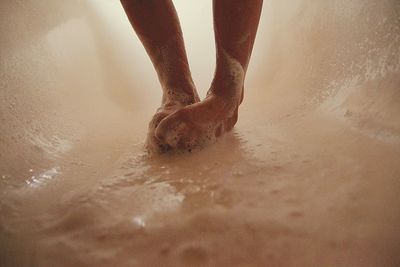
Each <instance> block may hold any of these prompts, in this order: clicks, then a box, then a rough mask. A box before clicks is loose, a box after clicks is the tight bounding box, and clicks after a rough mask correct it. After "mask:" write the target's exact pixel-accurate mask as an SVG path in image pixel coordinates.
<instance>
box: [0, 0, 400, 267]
mask: <svg viewBox="0 0 400 267" xmlns="http://www.w3.org/2000/svg"><path fill="white" fill-rule="evenodd" d="M196 2H203V3H194V2H193V3H192V2H189V1H183V0H182V1H176V5H177V9H178V12H179V13H180V15H181V19H182V26H183V30H184V34H185V38H186V42H187V46H188V54H189V58H190V61H191V64H192V70H193V75H194V78H195V80H196V82H197V84H198V87H199V89H200V92H202V94H203V95H204V92H205V91H206V90H207V85H208V83H209V81H210V79H211V75H212V73H213V68H212V67H210V66H213V53H214V51H213V50H212V49H211V48H212V47H213V46H212V42H213V40H212V31H211V27H212V25H211V13H210V6H211V3H204V2H205V1H196ZM0 7H1V8H0V22H1V23H0V32H1V36H3V37H2V39H1V50H0V61H1V65H0V66H1V71H0V77H1V79H0V80H1V90H0V123H1V126H0V127H1V135H0V138H1V139H0V140H1V142H0V195H1V196H0V199H1V200H0V263H1V264H0V265H1V266H60V267H61V266H62V267H64V266H398V265H399V264H400V258H399V256H398V255H399V252H400V251H399V250H400V244H399V243H400V241H399V237H400V236H399V228H398V222H399V216H400V210H399V204H400V203H399V200H400V199H399V188H400V166H399V162H400V120H398V118H399V116H400V104H399V103H400V91H399V87H400V75H399V74H400V19H399V18H400V15H399V14H400V4H399V2H398V1H389V0H387V1H378V0H376V1H374V0H368V1H365V0H363V1H361V0H352V1H350V0H349V1H334V2H332V1H331V2H328V1H325V2H323V1H316V2H314V3H312V4H310V3H309V2H307V3H306V1H302V0H295V1H272V0H271V1H265V3H264V10H263V15H262V20H261V24H260V29H259V35H258V37H257V38H258V39H257V42H256V46H255V50H254V54H253V59H252V64H251V66H250V70H249V75H248V78H247V80H246V87H247V88H246V94H245V101H244V104H243V105H242V106H241V109H240V117H239V123H238V125H237V126H236V127H235V129H234V131H233V132H232V133H229V134H228V135H226V136H225V137H223V138H220V139H219V140H218V141H217V143H216V144H215V145H213V146H210V147H207V148H205V149H203V150H201V151H198V152H196V153H187V154H174V155H162V156H158V157H149V156H148V155H147V154H146V153H145V151H144V149H143V141H144V139H145V136H146V128H147V122H148V120H149V119H150V118H151V116H152V114H153V112H154V111H155V109H156V108H157V105H158V104H159V101H160V98H161V92H160V90H159V85H158V84H157V81H156V80H155V74H154V71H153V70H152V67H151V64H150V62H149V60H148V59H147V57H146V55H145V53H144V50H143V48H142V47H141V45H140V43H139V42H138V40H137V38H136V37H135V36H134V34H133V33H132V31H131V29H130V25H129V23H128V21H127V19H126V17H125V16H124V14H123V11H122V8H121V7H120V5H119V3H118V2H112V1H86V2H82V1H68V3H56V2H54V1H49V0H46V1H40V2H39V1H33V0H29V1H26V0H24V1H22V0H21V1H13V2H10V3H6V2H3V3H1V4H0ZM200 20H204V21H205V22H206V23H205V24H204V25H203V24H202V25H199V23H198V21H200ZM206 47H210V49H206Z"/></svg>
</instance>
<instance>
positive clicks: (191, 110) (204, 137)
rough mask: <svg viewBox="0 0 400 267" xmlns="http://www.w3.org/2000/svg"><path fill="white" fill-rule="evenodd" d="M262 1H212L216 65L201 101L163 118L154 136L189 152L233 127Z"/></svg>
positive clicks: (241, 96) (241, 95)
mask: <svg viewBox="0 0 400 267" xmlns="http://www.w3.org/2000/svg"><path fill="white" fill-rule="evenodd" d="M262 2H263V1H262V0H214V31H215V40H216V47H217V62H216V63H217V65H216V71H215V75H214V79H213V82H212V84H211V87H210V89H209V91H208V94H207V97H206V99H205V100H204V101H202V102H200V103H196V104H193V105H189V106H187V107H185V108H182V109H180V110H178V111H177V112H175V113H173V114H171V115H170V116H168V117H166V118H165V119H163V120H162V121H161V122H160V124H159V126H158V127H157V129H156V136H157V138H158V139H159V140H161V141H162V142H165V143H167V144H169V145H170V146H172V147H183V148H187V149H191V148H193V147H195V146H198V145H202V144H204V143H208V142H210V141H213V140H215V138H216V137H218V136H220V135H222V134H224V133H225V132H227V131H229V130H231V129H232V128H233V126H234V125H235V124H236V121H237V116H238V107H239V105H240V103H241V101H242V99H243V88H244V78H245V75H246V70H247V67H248V64H249V60H250V55H251V52H252V49H253V44H254V40H255V36H256V32H257V28H258V23H259V19H260V14H261V8H262Z"/></svg>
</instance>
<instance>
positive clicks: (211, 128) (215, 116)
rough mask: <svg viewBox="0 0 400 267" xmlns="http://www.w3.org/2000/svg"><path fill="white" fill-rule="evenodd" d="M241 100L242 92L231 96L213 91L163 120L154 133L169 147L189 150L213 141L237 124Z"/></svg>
mask: <svg viewBox="0 0 400 267" xmlns="http://www.w3.org/2000/svg"><path fill="white" fill-rule="evenodd" d="M242 92H243V90H242ZM242 99H243V94H242V93H240V95H237V96H230V97H226V96H220V95H216V94H213V93H210V94H209V95H208V96H207V97H206V99H204V100H203V101H201V102H199V103H195V104H192V105H188V106H186V107H183V108H181V109H178V110H176V111H175V112H173V113H171V114H170V115H168V116H167V117H165V118H164V119H162V120H161V122H160V123H159V125H158V127H157V128H156V131H155V136H156V138H157V139H158V140H159V142H160V143H162V144H165V145H167V146H168V147H170V148H178V149H186V150H188V151H191V150H192V149H194V148H198V147H202V146H204V145H206V144H209V143H212V142H214V141H215V140H216V138H217V137H219V136H220V135H222V134H224V133H226V132H228V131H230V130H231V129H232V128H233V126H234V125H235V124H236V122H237V119H238V107H239V104H240V103H241V101H242Z"/></svg>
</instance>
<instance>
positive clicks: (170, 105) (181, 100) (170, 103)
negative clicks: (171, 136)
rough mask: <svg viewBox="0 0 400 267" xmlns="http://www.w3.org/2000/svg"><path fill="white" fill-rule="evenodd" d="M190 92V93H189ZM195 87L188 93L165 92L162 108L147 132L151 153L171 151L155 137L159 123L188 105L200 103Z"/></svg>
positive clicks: (155, 115) (147, 145) (158, 110)
mask: <svg viewBox="0 0 400 267" xmlns="http://www.w3.org/2000/svg"><path fill="white" fill-rule="evenodd" d="M188 92H189V93H188ZM199 101H200V100H199V96H198V95H197V92H196V89H195V88H194V86H193V87H192V88H190V89H189V90H186V92H178V90H167V91H166V92H164V95H163V99H162V104H161V107H159V108H158V109H157V111H156V113H155V114H154V116H153V118H152V119H151V121H150V123H149V128H148V132H147V140H146V148H147V149H148V150H149V152H151V153H162V152H166V151H168V150H170V149H171V147H170V146H169V145H168V144H167V143H164V142H161V141H160V140H159V139H157V138H156V137H155V130H156V128H157V126H158V125H159V123H160V122H161V121H162V120H163V119H164V118H166V117H167V116H168V115H171V114H172V113H174V112H176V111H177V110H179V109H182V108H184V107H185V106H187V105H191V104H193V103H197V102H199Z"/></svg>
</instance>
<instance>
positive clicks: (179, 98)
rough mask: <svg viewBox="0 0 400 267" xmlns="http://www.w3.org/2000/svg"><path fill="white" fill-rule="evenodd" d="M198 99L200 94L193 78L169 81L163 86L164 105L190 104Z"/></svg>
mask: <svg viewBox="0 0 400 267" xmlns="http://www.w3.org/2000/svg"><path fill="white" fill-rule="evenodd" d="M198 101H199V96H198V94H197V91H196V88H195V86H194V83H193V82H192V81H191V80H188V81H185V82H174V83H168V84H165V85H164V86H163V97H162V104H163V105H175V104H182V105H190V104H193V103H196V102H198Z"/></svg>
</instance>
